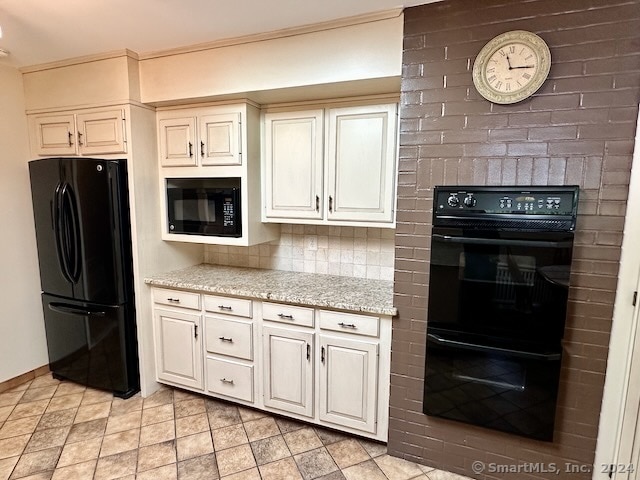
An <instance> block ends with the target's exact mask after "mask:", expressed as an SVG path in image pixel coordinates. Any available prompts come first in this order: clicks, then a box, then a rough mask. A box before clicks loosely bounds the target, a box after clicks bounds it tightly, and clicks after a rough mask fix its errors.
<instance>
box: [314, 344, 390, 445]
mask: <svg viewBox="0 0 640 480" xmlns="http://www.w3.org/2000/svg"><path fill="white" fill-rule="evenodd" d="M320 358H321V364H320V368H319V370H320V392H319V396H320V405H319V408H320V411H319V418H320V420H322V421H325V422H330V423H332V424H336V425H344V426H345V427H351V428H355V429H358V430H363V431H365V432H371V433H374V432H375V430H376V413H377V405H378V401H377V394H378V343H377V342H376V343H373V342H363V341H359V340H351V339H346V338H337V337H331V336H328V335H320Z"/></svg>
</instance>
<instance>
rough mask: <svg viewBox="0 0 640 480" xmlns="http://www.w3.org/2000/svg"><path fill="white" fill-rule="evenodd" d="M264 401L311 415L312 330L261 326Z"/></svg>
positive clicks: (271, 405)
mask: <svg viewBox="0 0 640 480" xmlns="http://www.w3.org/2000/svg"><path fill="white" fill-rule="evenodd" d="M262 336H263V342H264V344H263V345H264V350H263V351H264V361H263V373H264V405H265V406H266V407H271V408H275V409H278V410H283V411H285V412H291V413H297V414H299V415H304V416H305V417H312V416H313V403H314V399H313V359H312V350H313V333H311V332H305V331H301V330H293V329H290V328H280V327H271V326H265V327H263V328H262Z"/></svg>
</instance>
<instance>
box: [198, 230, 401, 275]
mask: <svg viewBox="0 0 640 480" xmlns="http://www.w3.org/2000/svg"><path fill="white" fill-rule="evenodd" d="M394 234H395V231H394V230H392V229H387V228H359V227H358V228H356V227H328V226H316V225H282V227H281V231H280V239H279V240H275V241H273V242H270V243H265V244H262V245H255V246H253V247H230V246H226V245H207V246H206V247H205V262H206V263H212V264H215V265H232V266H237V267H254V268H269V269H273V270H287V271H294V272H307V273H324V274H329V275H340V276H343V277H359V278H371V279H380V280H393V264H394Z"/></svg>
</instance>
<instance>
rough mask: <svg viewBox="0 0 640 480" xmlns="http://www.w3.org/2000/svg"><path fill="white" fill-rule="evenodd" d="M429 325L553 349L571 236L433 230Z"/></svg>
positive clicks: (562, 315) (560, 316)
mask: <svg viewBox="0 0 640 480" xmlns="http://www.w3.org/2000/svg"><path fill="white" fill-rule="evenodd" d="M431 249H432V250H431V267H430V268H431V270H430V290H429V327H430V328H431V327H435V328H442V329H447V330H452V331H458V332H467V333H471V334H477V335H483V336H487V337H501V338H509V339H514V338H516V339H522V340H526V341H530V342H534V343H544V344H549V345H551V346H553V347H555V346H559V341H560V339H561V338H562V336H563V332H564V319H565V315H566V302H567V294H568V275H569V268H570V264H571V250H572V236H571V235H570V234H566V233H540V232H537V233H535V239H534V236H533V235H532V234H528V233H527V232H512V233H509V232H493V233H492V234H484V235H482V234H478V232H475V233H474V235H473V236H470V235H468V234H466V235H465V234H463V232H462V231H452V230H451V229H447V230H445V229H438V228H437V227H436V228H434V230H433V235H432V246H431Z"/></svg>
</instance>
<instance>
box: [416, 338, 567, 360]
mask: <svg viewBox="0 0 640 480" xmlns="http://www.w3.org/2000/svg"><path fill="white" fill-rule="evenodd" d="M427 337H428V338H429V339H430V340H432V341H433V342H435V343H437V344H438V345H442V346H445V347H455V348H461V349H464V350H473V351H475V352H483V353H498V354H506V355H511V356H513V357H519V358H525V359H528V360H540V361H548V362H551V361H557V360H560V359H561V358H562V354H560V353H534V352H525V351H522V350H512V349H510V348H500V347H490V346H488V345H478V344H475V343H467V342H460V341H458V340H448V339H446V338H442V337H440V336H439V335H434V334H433V333H428V334H427Z"/></svg>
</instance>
